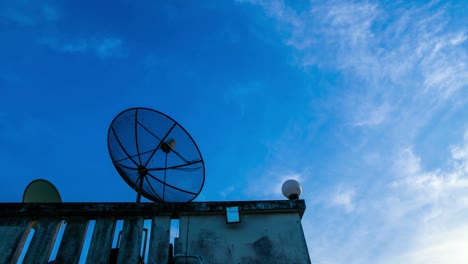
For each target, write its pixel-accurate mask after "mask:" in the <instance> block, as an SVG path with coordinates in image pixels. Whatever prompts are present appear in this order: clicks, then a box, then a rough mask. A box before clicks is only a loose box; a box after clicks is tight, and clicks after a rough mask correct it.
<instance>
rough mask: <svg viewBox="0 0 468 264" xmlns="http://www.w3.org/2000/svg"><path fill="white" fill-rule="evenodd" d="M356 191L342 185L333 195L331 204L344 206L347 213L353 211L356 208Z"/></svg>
mask: <svg viewBox="0 0 468 264" xmlns="http://www.w3.org/2000/svg"><path fill="white" fill-rule="evenodd" d="M355 194H356V193H355V191H354V189H350V188H348V189H346V188H342V187H340V189H339V190H337V191H336V192H335V193H334V194H333V195H332V197H331V199H330V203H331V205H334V206H338V207H342V208H343V209H345V211H346V212H347V213H351V212H352V211H353V210H354V208H355V202H354V197H355Z"/></svg>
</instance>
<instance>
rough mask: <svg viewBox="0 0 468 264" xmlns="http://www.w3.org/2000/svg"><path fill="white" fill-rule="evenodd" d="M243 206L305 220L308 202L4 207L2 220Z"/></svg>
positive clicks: (241, 208)
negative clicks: (8, 218) (296, 214)
mask: <svg viewBox="0 0 468 264" xmlns="http://www.w3.org/2000/svg"><path fill="white" fill-rule="evenodd" d="M229 206H239V211H240V212H241V214H249V213H255V214H259V213H298V214H299V216H300V217H301V218H302V215H303V214H304V211H305V208H306V206H305V202H304V200H267V201H229V202H191V203H139V204H137V203H24V204H23V203H0V217H18V216H28V217H31V218H33V219H36V218H39V217H45V216H61V217H72V216H86V217H88V218H90V219H93V218H96V217H103V216H113V217H116V218H123V217H125V216H143V217H144V218H151V217H153V216H155V215H168V216H171V217H172V218H179V216H180V215H204V214H224V211H225V208H226V207H229Z"/></svg>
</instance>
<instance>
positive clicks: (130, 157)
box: [107, 107, 205, 203]
mask: <svg viewBox="0 0 468 264" xmlns="http://www.w3.org/2000/svg"><path fill="white" fill-rule="evenodd" d="M107 146H108V148H109V155H110V157H111V159H112V163H113V164H114V167H115V168H116V170H117V172H118V173H119V174H120V176H121V177H122V178H123V179H124V180H125V182H126V183H127V184H128V185H130V187H132V188H133V189H135V191H136V192H137V198H136V202H137V203H139V202H140V199H141V196H142V195H143V196H144V197H145V198H147V199H149V200H152V201H155V202H190V201H192V200H193V199H195V198H196V197H197V196H198V194H200V192H201V190H202V188H203V185H204V183H205V164H204V161H203V158H202V155H201V153H200V150H199V149H198V146H197V144H196V143H195V141H194V140H193V138H192V137H191V136H190V134H189V133H188V132H187V131H186V130H185V129H184V128H183V127H182V126H181V125H180V124H179V123H177V122H176V121H175V120H174V119H172V118H171V117H169V116H168V115H165V114H163V113H161V112H159V111H156V110H153V109H149V108H142V107H136V108H130V109H127V110H124V111H123V112H121V113H120V114H118V115H117V116H116V117H115V118H114V120H113V121H112V123H111V125H110V126H109V131H108V133H107Z"/></svg>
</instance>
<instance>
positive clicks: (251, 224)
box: [179, 213, 310, 264]
mask: <svg viewBox="0 0 468 264" xmlns="http://www.w3.org/2000/svg"><path fill="white" fill-rule="evenodd" d="M179 243H180V244H179V246H180V247H179V248H180V253H182V254H185V253H187V254H188V255H198V256H201V257H202V258H203V263H211V264H219V263H223V264H231V263H232V264H254V263H255V264H256V263H258V264H260V263H261V264H264V263H269V264H274V263H278V264H285V263H298V264H299V263H300V264H305V263H310V258H309V253H308V250H307V245H306V242H305V238H304V233H303V230H302V224H301V220H300V217H299V214H297V213H277V214H275V213H268V214H265V213H259V214H255V213H249V214H242V213H241V222H240V223H236V224H227V223H226V218H225V215H224V214H222V215H210V216H208V215H187V216H182V215H181V216H180V224H179Z"/></svg>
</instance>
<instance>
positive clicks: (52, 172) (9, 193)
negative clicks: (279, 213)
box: [0, 0, 468, 264]
mask: <svg viewBox="0 0 468 264" xmlns="http://www.w3.org/2000/svg"><path fill="white" fill-rule="evenodd" d="M467 12H468V4H467V3H466V2H465V1H463V0H460V1H456V0H454V1H432V2H428V1H346V0H337V1H315V0H312V1H306V0H302V1H301V0H297V1H277V0H271V1H268V0H264V1H262V0H245V1H244V0H241V1H26V0H21V1H1V2H0V33H1V36H2V37H1V41H0V62H1V63H0V92H1V93H0V171H1V179H2V181H3V183H2V184H1V186H0V200H1V201H2V202H19V201H21V197H22V193H23V190H24V188H25V187H26V186H27V184H28V183H29V182H30V181H31V180H33V179H36V178H44V179H47V180H49V181H51V182H53V183H54V184H55V185H56V186H57V188H58V189H59V190H60V192H61V194H62V199H63V200H64V201H67V202H91V201H93V202H95V201H117V202H132V201H134V200H135V193H134V191H133V190H132V189H131V188H130V187H128V186H127V184H126V183H125V182H124V181H123V180H122V179H121V177H120V176H119V175H118V173H117V172H116V171H115V169H114V168H113V165H112V163H111V160H110V158H109V155H108V150H107V145H106V144H107V141H106V137H107V130H108V127H109V125H110V123H111V121H112V119H113V118H114V116H116V115H117V114H118V113H119V112H121V111H122V110H124V109H126V108H129V107H135V106H144V107H149V108H154V109H157V110H159V111H162V112H164V113H166V114H168V115H170V116H171V117H173V118H174V119H176V120H177V121H178V122H179V123H180V124H181V125H182V126H184V127H185V128H186V129H187V130H188V131H189V132H190V133H191V135H192V137H193V138H194V139H195V141H196V142H197V144H198V147H199V148H200V150H201V152H202V154H203V157H204V160H205V164H206V182H205V186H204V189H203V191H202V192H201V194H200V195H199V196H198V198H197V199H196V201H208V200H210V201H211V200H251V199H283V197H282V195H281V192H280V188H281V184H282V182H283V181H284V180H286V179H290V178H294V179H297V180H299V181H300V182H301V183H302V185H303V195H302V198H303V199H305V200H306V204H307V206H308V207H307V210H306V213H305V215H304V217H303V219H302V221H303V226H304V230H305V233H306V239H307V243H308V247H309V252H310V256H311V260H312V262H313V263H321V264H328V263H331V264H334V263H416V264H417V263H460V264H461V263H468V251H467V248H468V114H467V113H468V64H467V63H468V17H467V16H466V13H467Z"/></svg>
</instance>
